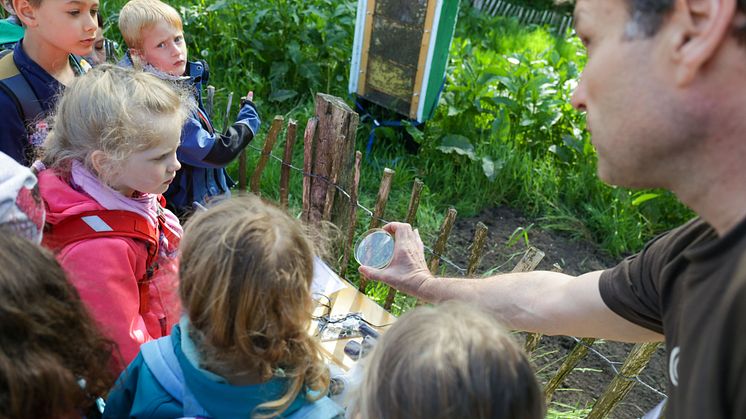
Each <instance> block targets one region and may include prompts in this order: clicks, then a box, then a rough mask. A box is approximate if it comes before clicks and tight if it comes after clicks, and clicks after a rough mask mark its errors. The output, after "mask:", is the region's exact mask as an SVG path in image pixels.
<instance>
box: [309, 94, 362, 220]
mask: <svg viewBox="0 0 746 419" xmlns="http://www.w3.org/2000/svg"><path fill="white" fill-rule="evenodd" d="M316 117H317V118H318V128H317V131H318V135H317V139H316V141H315V145H314V147H313V148H314V150H313V163H312V170H311V173H313V174H314V175H315V176H314V178H313V179H311V195H310V198H311V200H310V208H309V210H310V211H309V214H308V215H309V221H310V222H311V223H315V222H318V221H319V220H321V219H322V218H323V212H324V205H325V202H326V197H327V190H328V189H329V188H330V187H331V188H333V186H332V185H331V179H332V177H333V174H332V165H333V161H334V158H335V155H337V154H339V159H340V160H339V179H338V183H339V185H340V187H341V188H342V189H344V190H349V188H350V184H351V183H352V166H353V163H354V158H353V156H354V153H355V152H354V147H355V132H356V130H357V125H358V121H359V119H360V117H359V116H358V114H357V113H356V112H354V111H353V110H352V109H351V108H350V107H349V106H347V104H346V103H345V102H344V101H343V100H342V99H340V98H338V97H335V96H331V95H327V94H323V93H318V94H316ZM338 202H339V206H338V208H337V209H338V211H337V212H336V213H335V214H333V215H332V218H335V222H336V221H338V220H337V217H335V215H337V214H345V215H346V214H348V211H347V205H349V202H348V201H347V200H339V201H338ZM339 221H340V222H337V223H336V224H337V225H340V226H342V224H345V223H347V220H346V219H344V220H339ZM342 230H343V231H344V228H343V229H342Z"/></svg>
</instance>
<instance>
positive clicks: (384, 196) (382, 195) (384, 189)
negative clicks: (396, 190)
mask: <svg viewBox="0 0 746 419" xmlns="http://www.w3.org/2000/svg"><path fill="white" fill-rule="evenodd" d="M394 173H395V172H394V171H393V170H391V169H389V168H388V167H386V168H384V169H383V176H382V177H381V186H379V188H378V196H377V197H376V206H375V207H374V208H373V216H372V217H371V220H370V226H369V227H368V228H370V229H372V228H378V227H379V226H380V225H381V218H383V214H384V212H385V211H386V203H387V202H388V200H389V192H391V180H392V179H393V177H394Z"/></svg>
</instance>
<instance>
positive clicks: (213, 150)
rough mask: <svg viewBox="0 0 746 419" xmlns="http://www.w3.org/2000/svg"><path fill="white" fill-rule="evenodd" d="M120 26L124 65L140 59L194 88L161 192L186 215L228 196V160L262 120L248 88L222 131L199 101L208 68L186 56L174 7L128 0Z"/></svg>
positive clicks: (168, 77) (149, 67)
mask: <svg viewBox="0 0 746 419" xmlns="http://www.w3.org/2000/svg"><path fill="white" fill-rule="evenodd" d="M119 30H120V31H121V32H122V37H123V38H124V41H125V43H126V44H127V48H129V52H128V54H127V57H126V58H125V60H124V63H123V64H124V65H132V64H133V62H134V64H141V65H142V67H143V70H145V71H148V72H152V73H153V74H156V75H157V76H159V77H161V78H162V79H166V80H172V81H174V82H176V83H188V84H189V85H191V86H192V87H193V89H194V95H195V100H196V102H197V103H196V104H197V106H196V109H195V111H194V113H193V114H192V115H191V116H190V117H189V118H187V121H186V123H185V125H184V128H183V129H182V132H181V145H180V146H179V149H178V151H177V157H178V159H179V162H181V166H182V167H181V170H179V171H178V172H177V173H176V178H175V179H174V181H173V183H172V184H171V186H170V187H169V188H168V191H166V193H164V194H163V195H164V196H165V197H166V201H167V203H168V207H169V208H170V209H171V210H172V211H174V212H175V213H176V214H177V215H179V216H180V217H184V216H187V215H188V214H189V213H190V212H191V211H192V210H193V209H194V207H195V205H196V204H195V203H198V204H205V203H206V202H207V201H209V200H211V199H215V198H220V197H224V196H230V187H231V186H233V184H234V183H233V181H232V180H231V179H230V178H229V177H228V174H227V173H226V171H225V166H227V165H228V163H230V162H231V161H232V160H233V159H234V158H235V157H236V156H238V154H239V153H241V151H243V150H244V148H246V146H247V145H248V144H249V142H250V141H251V140H252V139H253V138H254V135H256V133H257V130H258V129H259V125H260V123H261V121H260V120H259V115H258V114H257V111H256V106H255V105H254V104H253V103H252V102H251V99H252V93H251V92H249V94H248V95H247V97H245V98H242V99H241V111H240V112H239V114H238V119H237V121H236V122H235V123H234V124H233V125H231V126H230V127H229V128H228V130H227V132H226V134H221V133H220V132H218V131H216V130H215V128H214V126H213V124H212V122H211V121H210V118H209V117H208V115H207V112H206V111H205V108H204V105H203V103H202V93H201V92H202V84H203V83H205V82H206V81H207V77H208V70H207V68H206V66H205V64H204V63H203V62H190V61H187V47H186V43H185V41H184V33H183V25H182V21H181V17H180V16H179V14H178V12H177V11H176V10H175V9H174V8H173V7H171V6H169V5H167V4H165V3H163V2H161V1H159V0H131V1H129V2H128V3H127V4H125V5H124V7H123V8H122V10H121V11H120V13H119Z"/></svg>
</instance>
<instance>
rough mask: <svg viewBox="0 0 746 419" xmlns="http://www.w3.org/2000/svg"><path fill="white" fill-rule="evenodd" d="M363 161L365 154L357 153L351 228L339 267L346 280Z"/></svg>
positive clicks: (352, 195) (351, 205)
mask: <svg viewBox="0 0 746 419" xmlns="http://www.w3.org/2000/svg"><path fill="white" fill-rule="evenodd" d="M362 161H363V153H361V152H359V151H356V152H355V174H354V175H353V177H352V188H351V190H350V214H349V226H348V227H347V237H345V242H344V249H345V250H344V256H342V263H341V264H340V265H339V276H341V277H342V278H345V277H346V276H347V275H346V273H347V267H348V266H349V264H350V251H351V250H352V240H353V239H354V238H355V227H357V193H358V186H359V185H360V164H361V162H362Z"/></svg>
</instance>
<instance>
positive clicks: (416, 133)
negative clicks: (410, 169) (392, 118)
mask: <svg viewBox="0 0 746 419" xmlns="http://www.w3.org/2000/svg"><path fill="white" fill-rule="evenodd" d="M404 129H405V130H407V134H409V135H410V136H411V137H412V139H414V141H415V142H416V143H417V144H422V140H424V139H425V133H424V132H422V131H420V130H419V129H417V127H415V126H414V124H412V123H411V122H409V121H404Z"/></svg>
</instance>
